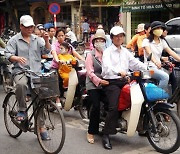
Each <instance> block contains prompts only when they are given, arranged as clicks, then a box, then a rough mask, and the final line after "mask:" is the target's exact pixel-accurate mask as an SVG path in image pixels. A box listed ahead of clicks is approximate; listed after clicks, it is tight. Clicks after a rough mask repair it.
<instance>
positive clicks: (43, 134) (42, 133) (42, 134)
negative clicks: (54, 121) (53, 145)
mask: <svg viewBox="0 0 180 154" xmlns="http://www.w3.org/2000/svg"><path fill="white" fill-rule="evenodd" d="M40 135H41V139H42V140H44V141H48V140H51V138H50V137H49V135H48V133H47V131H45V132H40Z"/></svg>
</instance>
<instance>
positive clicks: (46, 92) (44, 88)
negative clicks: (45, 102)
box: [32, 73, 60, 99]
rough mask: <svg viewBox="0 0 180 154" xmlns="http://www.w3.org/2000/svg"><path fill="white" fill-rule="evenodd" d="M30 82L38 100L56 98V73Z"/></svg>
mask: <svg viewBox="0 0 180 154" xmlns="http://www.w3.org/2000/svg"><path fill="white" fill-rule="evenodd" d="M32 82H33V85H34V88H35V92H36V93H38V96H39V99H46V98H52V97H57V96H59V94H60V92H59V81H58V74H57V73H52V74H50V75H48V76H41V77H38V78H34V79H32Z"/></svg>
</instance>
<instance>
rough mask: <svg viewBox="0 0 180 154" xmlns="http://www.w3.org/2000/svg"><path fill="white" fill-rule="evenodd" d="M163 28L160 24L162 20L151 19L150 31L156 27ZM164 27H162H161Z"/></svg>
mask: <svg viewBox="0 0 180 154" xmlns="http://www.w3.org/2000/svg"><path fill="white" fill-rule="evenodd" d="M159 27H160V28H163V24H162V22H161V21H153V22H152V23H151V31H153V30H154V29H156V28H159ZM163 29H164V28H163Z"/></svg>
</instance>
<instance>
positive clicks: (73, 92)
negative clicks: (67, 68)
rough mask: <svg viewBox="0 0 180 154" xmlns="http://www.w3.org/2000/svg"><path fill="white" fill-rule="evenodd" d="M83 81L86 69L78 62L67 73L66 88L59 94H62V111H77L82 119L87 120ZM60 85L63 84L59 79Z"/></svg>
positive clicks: (86, 101) (86, 100) (86, 102)
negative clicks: (72, 109)
mask: <svg viewBox="0 0 180 154" xmlns="http://www.w3.org/2000/svg"><path fill="white" fill-rule="evenodd" d="M85 81H86V69H85V67H84V64H83V63H81V64H80V62H78V64H77V65H76V66H73V68H72V70H71V72H70V73H69V82H68V88H67V89H61V90H60V92H61V93H63V96H61V97H60V102H61V104H62V109H64V110H66V111H69V110H70V109H71V108H74V109H75V110H78V111H79V113H80V115H81V117H82V119H87V105H88V99H87V93H86V87H85ZM60 84H61V85H62V84H63V83H62V79H61V78H60ZM62 90H63V92H62Z"/></svg>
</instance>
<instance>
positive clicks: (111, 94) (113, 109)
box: [103, 79, 127, 135]
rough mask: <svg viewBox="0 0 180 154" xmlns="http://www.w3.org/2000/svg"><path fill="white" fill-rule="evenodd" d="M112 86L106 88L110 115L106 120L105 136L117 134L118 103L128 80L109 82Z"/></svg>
mask: <svg viewBox="0 0 180 154" xmlns="http://www.w3.org/2000/svg"><path fill="white" fill-rule="evenodd" d="M109 82H110V84H109V85H108V86H106V87H105V88H104V90H105V94H106V97H107V99H108V102H109V106H108V113H107V116H106V120H105V127H104V131H103V133H104V134H105V135H108V134H116V133H117V131H116V127H117V125H118V118H119V112H118V103H119V96H120V92H121V89H122V87H123V86H124V85H125V84H126V83H127V81H126V80H119V79H117V80H109Z"/></svg>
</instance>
